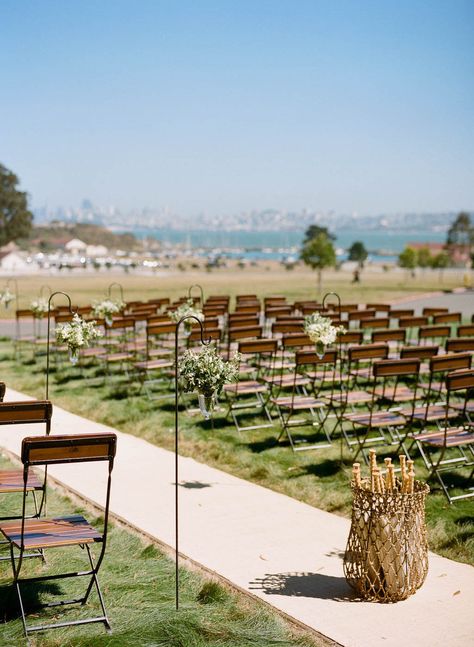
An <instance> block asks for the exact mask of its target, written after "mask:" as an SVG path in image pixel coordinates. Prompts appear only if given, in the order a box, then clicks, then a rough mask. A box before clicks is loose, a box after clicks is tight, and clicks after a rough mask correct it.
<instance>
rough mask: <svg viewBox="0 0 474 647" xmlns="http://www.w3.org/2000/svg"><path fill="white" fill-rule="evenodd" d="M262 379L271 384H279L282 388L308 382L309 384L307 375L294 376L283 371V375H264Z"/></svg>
mask: <svg viewBox="0 0 474 647" xmlns="http://www.w3.org/2000/svg"><path fill="white" fill-rule="evenodd" d="M262 379H263V381H264V382H267V383H268V384H273V386H280V387H282V388H285V387H288V388H290V387H292V386H307V385H308V384H310V379H309V377H305V376H304V375H298V376H296V378H295V375H294V373H285V374H284V375H276V376H275V377H272V376H271V375H265V376H263V378H262Z"/></svg>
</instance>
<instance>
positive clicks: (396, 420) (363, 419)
mask: <svg viewBox="0 0 474 647" xmlns="http://www.w3.org/2000/svg"><path fill="white" fill-rule="evenodd" d="M344 419H345V420H349V421H350V422H352V423H353V424H356V425H362V426H364V427H365V426H369V425H370V426H371V427H387V426H391V425H404V424H405V422H406V420H405V418H404V417H403V416H401V415H400V414H399V412H398V411H396V412H395V411H377V412H374V413H372V415H371V414H370V413H348V414H346V415H345V416H344Z"/></svg>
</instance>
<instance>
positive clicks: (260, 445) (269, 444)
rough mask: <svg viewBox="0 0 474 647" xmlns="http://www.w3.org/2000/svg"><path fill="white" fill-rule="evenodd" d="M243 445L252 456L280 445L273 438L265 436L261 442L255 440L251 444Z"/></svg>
mask: <svg viewBox="0 0 474 647" xmlns="http://www.w3.org/2000/svg"><path fill="white" fill-rule="evenodd" d="M242 445H245V446H246V447H247V448H248V449H250V451H251V452H252V453H253V454H260V453H261V452H264V451H265V450H267V449H273V448H274V447H277V446H279V445H280V443H279V442H278V441H277V439H276V437H275V436H267V437H266V438H263V440H255V441H254V442H251V443H242Z"/></svg>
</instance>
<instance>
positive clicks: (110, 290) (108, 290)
mask: <svg viewBox="0 0 474 647" xmlns="http://www.w3.org/2000/svg"><path fill="white" fill-rule="evenodd" d="M114 285H116V286H117V287H118V289H119V290H120V300H121V301H122V303H123V286H122V284H121V283H117V281H114V282H113V283H111V284H110V285H109V287H108V288H107V296H108V297H109V299H110V297H111V296H112V288H113V287H114Z"/></svg>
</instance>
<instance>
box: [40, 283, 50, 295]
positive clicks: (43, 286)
mask: <svg viewBox="0 0 474 647" xmlns="http://www.w3.org/2000/svg"><path fill="white" fill-rule="evenodd" d="M45 288H46V289H47V290H48V291H49V294H50V296H51V294H52V293H53V291H52V289H51V288H50V286H49V285H47V284H44V285H42V286H41V287H40V291H39V295H40V298H43V291H44V289H45Z"/></svg>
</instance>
